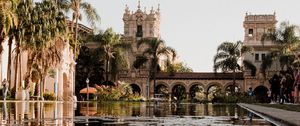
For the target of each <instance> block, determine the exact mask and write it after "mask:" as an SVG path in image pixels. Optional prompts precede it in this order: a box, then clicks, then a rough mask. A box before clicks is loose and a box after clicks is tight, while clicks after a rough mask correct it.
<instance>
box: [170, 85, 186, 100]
mask: <svg viewBox="0 0 300 126" xmlns="http://www.w3.org/2000/svg"><path fill="white" fill-rule="evenodd" d="M171 96H172V99H174V100H183V99H185V98H186V86H185V85H184V83H175V84H174V85H173V86H172V94H171Z"/></svg>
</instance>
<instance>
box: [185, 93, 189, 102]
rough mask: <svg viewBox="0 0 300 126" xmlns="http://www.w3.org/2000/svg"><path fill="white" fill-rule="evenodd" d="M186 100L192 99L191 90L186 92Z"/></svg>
mask: <svg viewBox="0 0 300 126" xmlns="http://www.w3.org/2000/svg"><path fill="white" fill-rule="evenodd" d="M185 96H186V101H190V92H186V93H185Z"/></svg>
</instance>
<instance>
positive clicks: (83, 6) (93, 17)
mask: <svg viewBox="0 0 300 126" xmlns="http://www.w3.org/2000/svg"><path fill="white" fill-rule="evenodd" d="M59 1H63V0H59ZM66 7H67V8H68V10H71V11H72V22H71V23H72V24H71V31H72V33H74V22H75V34H74V35H75V40H74V54H75V55H77V51H76V50H77V44H78V21H81V19H82V14H81V11H83V12H84V13H85V16H86V18H87V20H88V22H89V23H90V24H91V25H92V26H93V27H94V26H95V22H96V21H98V20H99V19H100V17H99V15H98V14H97V12H96V9H95V8H94V7H93V6H92V5H91V4H89V3H87V2H84V1H83V0H70V1H69V2H68V4H67V5H66ZM75 59H76V58H75Z"/></svg>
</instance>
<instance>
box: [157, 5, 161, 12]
mask: <svg viewBox="0 0 300 126" xmlns="http://www.w3.org/2000/svg"><path fill="white" fill-rule="evenodd" d="M157 11H158V12H159V11H160V4H158V7H157Z"/></svg>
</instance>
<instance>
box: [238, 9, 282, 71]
mask: <svg viewBox="0 0 300 126" xmlns="http://www.w3.org/2000/svg"><path fill="white" fill-rule="evenodd" d="M275 15H276V14H275V12H274V14H263V15H253V14H248V13H246V16H245V19H244V22H243V26H244V33H245V34H244V45H245V46H250V47H252V48H253V52H252V53H251V54H246V55H245V56H244V59H246V60H249V61H251V62H252V63H253V64H254V65H255V66H256V68H257V70H258V71H259V70H260V66H261V63H262V60H263V59H264V58H265V57H266V55H267V54H268V53H269V52H270V50H271V48H274V47H275V44H274V43H272V42H271V41H265V42H264V43H262V41H261V38H262V36H263V34H264V33H267V32H270V31H271V30H273V29H275V28H276V23H277V20H276V16H275Z"/></svg>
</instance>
